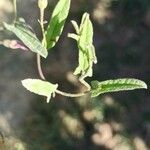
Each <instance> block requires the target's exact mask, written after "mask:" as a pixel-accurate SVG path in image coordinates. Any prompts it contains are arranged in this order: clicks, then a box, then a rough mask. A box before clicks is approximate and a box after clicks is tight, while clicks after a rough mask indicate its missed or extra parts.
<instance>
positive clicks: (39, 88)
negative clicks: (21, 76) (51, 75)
mask: <svg viewBox="0 0 150 150" xmlns="http://www.w3.org/2000/svg"><path fill="white" fill-rule="evenodd" d="M22 85H23V86H24V87H25V88H26V89H27V90H29V91H30V92H33V93H35V94H38V95H42V96H46V97H47V103H48V102H49V101H50V98H51V95H53V96H54V95H55V91H56V89H57V87H58V84H52V83H49V82H46V81H42V80H39V79H25V80H22Z"/></svg>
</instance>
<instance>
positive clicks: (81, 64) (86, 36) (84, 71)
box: [68, 13, 97, 80]
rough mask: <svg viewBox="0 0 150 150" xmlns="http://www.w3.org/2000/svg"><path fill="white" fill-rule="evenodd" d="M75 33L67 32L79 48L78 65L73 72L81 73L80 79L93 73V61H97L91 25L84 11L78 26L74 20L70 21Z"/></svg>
mask: <svg viewBox="0 0 150 150" xmlns="http://www.w3.org/2000/svg"><path fill="white" fill-rule="evenodd" d="M72 24H73V26H74V28H75V31H76V34H72V33H70V34H68V37H71V38H73V39H75V40H76V41H77V45H78V49H79V58H78V67H77V68H76V69H75V71H74V74H75V75H78V74H80V75H81V78H82V80H84V78H86V77H88V76H89V77H91V76H92V75H93V63H97V60H96V56H95V48H94V46H93V26H92V22H91V21H90V19H89V14H88V13H84V14H83V16H82V20H81V24H80V27H78V25H77V23H76V22H75V21H72Z"/></svg>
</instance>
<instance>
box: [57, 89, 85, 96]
mask: <svg viewBox="0 0 150 150" xmlns="http://www.w3.org/2000/svg"><path fill="white" fill-rule="evenodd" d="M55 92H56V93H57V94H60V95H63V96H66V97H81V96H84V95H85V94H86V92H85V93H77V94H72V93H67V92H63V91H60V90H56V91H55Z"/></svg>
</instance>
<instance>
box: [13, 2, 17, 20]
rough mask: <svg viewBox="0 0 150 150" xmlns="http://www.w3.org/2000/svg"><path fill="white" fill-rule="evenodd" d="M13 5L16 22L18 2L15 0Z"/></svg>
mask: <svg viewBox="0 0 150 150" xmlns="http://www.w3.org/2000/svg"><path fill="white" fill-rule="evenodd" d="M13 5H14V15H15V18H14V22H15V21H16V20H17V0H13Z"/></svg>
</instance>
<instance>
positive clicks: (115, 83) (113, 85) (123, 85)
mask: <svg viewBox="0 0 150 150" xmlns="http://www.w3.org/2000/svg"><path fill="white" fill-rule="evenodd" d="M91 84H92V90H91V94H92V97H96V96H98V95H100V94H102V93H108V92H117V91H125V90H134V89H147V85H146V83H145V82H143V81H141V80H138V79H132V78H124V79H116V80H106V81H102V82H99V81H92V82H91Z"/></svg>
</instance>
